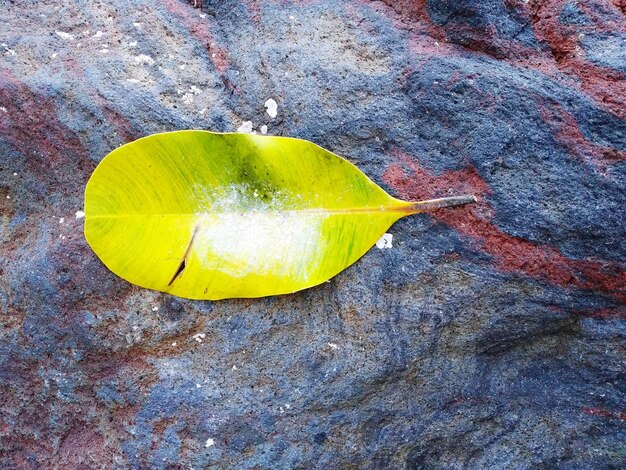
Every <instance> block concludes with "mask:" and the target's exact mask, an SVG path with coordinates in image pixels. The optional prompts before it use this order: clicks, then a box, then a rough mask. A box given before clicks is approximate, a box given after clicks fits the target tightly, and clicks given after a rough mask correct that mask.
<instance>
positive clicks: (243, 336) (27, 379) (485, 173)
mask: <svg viewBox="0 0 626 470" xmlns="http://www.w3.org/2000/svg"><path fill="white" fill-rule="evenodd" d="M191 3H193V1H192V2H191ZM198 3H199V2H198ZM203 3H204V5H203V7H202V8H201V9H200V8H193V5H191V4H190V3H186V2H183V1H179V0H162V1H156V2H154V1H146V0H137V1H132V2H131V1H129V0H114V1H108V2H103V1H93V2H84V1H81V2H61V1H56V2H54V1H49V0H42V1H39V2H17V1H8V0H5V1H3V2H2V3H1V5H2V7H1V9H0V21H1V23H2V28H1V31H0V43H1V45H0V244H1V245H0V252H1V256H0V398H1V400H0V467H2V468H73V469H74V468H104V467H107V468H129V467H131V468H148V467H150V468H191V467H193V468H207V467H211V468H239V469H244V468H255V469H262V468H263V469H264V468H320V469H327V468H360V469H361V468H363V469H367V468H372V469H374V468H407V469H426V468H447V469H461V468H519V469H522V468H593V469H600V468H624V467H625V466H626V447H625V445H624V442H625V441H626V439H625V438H626V426H625V420H626V388H625V384H626V381H625V376H624V370H625V368H624V339H625V331H626V330H625V326H626V313H625V310H624V300H625V299H626V292H625V290H626V289H625V287H626V284H625V283H626V281H625V278H626V276H625V274H624V260H625V259H626V244H625V243H624V236H625V229H624V227H625V224H624V219H625V217H626V177H625V170H626V163H625V160H626V121H625V118H626V106H625V104H624V97H625V96H626V81H625V78H624V74H625V72H626V70H625V64H626V61H625V57H626V42H625V38H626V26H625V25H626V21H625V11H626V8H625V7H624V3H623V1H619V0H589V1H582V0H578V1H576V0H547V1H541V2H539V1H533V0H531V1H524V0H483V1H479V0H461V1H459V0H454V1H453V0H384V1H367V0H359V1H340V0H307V1H301V2H293V1H286V0H242V1H233V0H219V1H218V0H212V1H209V0H205V1H204V2H203ZM269 99H273V100H275V102H276V103H277V114H276V116H275V117H274V118H272V117H271V116H270V115H268V114H267V112H266V108H265V106H264V105H265V103H266V102H267V100H269ZM247 121H249V122H250V124H246V125H244V123H245V122H247ZM242 125H244V128H245V126H247V127H248V128H250V127H252V128H253V129H254V130H256V131H257V132H258V131H260V129H261V127H262V126H266V128H267V133H268V134H273V135H289V136H296V137H302V138H305V139H309V140H312V141H314V142H316V143H318V144H320V145H322V146H324V147H326V148H328V149H330V150H332V151H334V152H336V153H338V154H340V155H343V156H345V157H347V158H348V159H350V160H351V161H353V162H354V163H356V164H357V165H358V166H359V167H361V168H362V169H363V170H364V171H365V172H366V173H367V174H368V175H369V176H370V177H371V178H372V179H374V180H375V181H376V182H377V183H379V184H381V185H382V186H383V187H385V188H386V189H387V190H389V192H390V193H392V194H395V195H397V196H400V197H403V198H407V199H418V198H426V197H431V196H443V195H448V194H457V193H460V192H461V193H465V192H473V193H475V194H477V195H478V196H479V198H480V203H479V204H477V205H475V206H474V207H465V208H459V209H453V210H446V211H440V212H439V213H436V214H433V215H420V216H414V217H411V218H408V219H404V220H402V221H400V222H398V223H397V224H396V225H394V226H393V227H392V229H391V232H392V234H393V248H390V249H384V250H382V249H377V248H373V249H372V250H371V251H370V252H369V253H368V254H367V255H366V256H365V257H364V258H363V259H362V260H360V261H359V262H358V263H357V264H355V265H354V266H353V267H351V268H350V269H348V270H347V271H345V272H343V273H342V274H340V275H339V276H337V277H336V278H334V279H333V280H332V281H331V282H330V283H327V284H325V285H323V286H319V287H317V288H313V289H310V290H307V291H304V292H301V293H298V294H294V295H290V296H282V297H275V298H266V299H260V300H229V301H222V302H215V303H212V302H194V301H187V300H183V299H178V298H174V297H170V296H168V295H164V294H160V293H156V292H151V291H147V290H142V289H140V288H136V287H134V286H131V285H129V284H128V283H126V282H124V281H123V280H121V279H119V278H117V277H116V276H115V275H114V274H112V273H111V272H109V271H108V270H107V269H106V268H105V267H104V266H103V265H102V264H101V263H100V261H99V260H98V259H97V258H96V257H95V255H94V254H93V253H92V252H91V250H90V249H89V247H88V246H87V244H86V242H85V240H84V237H83V234H82V220H81V219H77V218H76V217H75V216H74V214H75V213H76V212H77V211H80V210H81V209H82V204H83V201H82V194H83V190H84V186H85V184H86V181H87V179H88V177H89V175H90V174H91V172H92V171H93V169H94V168H95V166H96V165H97V163H98V161H99V160H100V159H102V157H103V156H104V155H106V154H107V153H108V152H110V151H111V150H113V149H114V148H116V147H117V146H119V145H121V144H123V143H125V142H128V141H130V140H133V139H135V138H138V137H140V136H143V135H146V134H150V133H154V132H161V131H168V130H175V129H184V128H202V129H210V130H215V131H234V130H236V129H238V128H240V127H241V126H242ZM264 129H265V128H264Z"/></svg>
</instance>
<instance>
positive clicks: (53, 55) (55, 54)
mask: <svg viewBox="0 0 626 470" xmlns="http://www.w3.org/2000/svg"><path fill="white" fill-rule="evenodd" d="M58 55H59V53H58V52H53V53H52V54H50V58H51V59H54V58H55V57H56V56H58Z"/></svg>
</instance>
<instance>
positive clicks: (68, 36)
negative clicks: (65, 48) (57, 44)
mask: <svg viewBox="0 0 626 470" xmlns="http://www.w3.org/2000/svg"><path fill="white" fill-rule="evenodd" d="M55 33H57V36H59V37H60V38H62V39H68V40H70V41H73V40H74V39H75V38H74V35H73V34H70V33H66V32H64V31H55Z"/></svg>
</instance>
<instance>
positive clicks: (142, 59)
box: [135, 54, 154, 65]
mask: <svg viewBox="0 0 626 470" xmlns="http://www.w3.org/2000/svg"><path fill="white" fill-rule="evenodd" d="M135 62H137V63H138V64H148V65H152V64H154V59H153V58H152V57H150V56H149V55H146V54H139V55H138V56H136V57H135Z"/></svg>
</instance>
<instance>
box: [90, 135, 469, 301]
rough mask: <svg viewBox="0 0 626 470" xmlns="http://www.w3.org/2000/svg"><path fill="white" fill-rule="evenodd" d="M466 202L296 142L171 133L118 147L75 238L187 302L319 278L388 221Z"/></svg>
mask: <svg viewBox="0 0 626 470" xmlns="http://www.w3.org/2000/svg"><path fill="white" fill-rule="evenodd" d="M472 201H474V197H473V196H460V197H457V198H445V199H440V200H434V201H425V202H421V203H419V202H417V203H416V202H406V201H401V200H398V199H395V198H393V197H391V196H389V195H388V194H387V193H385V191H383V190H382V189H381V188H380V187H378V186H377V185H376V184H374V183H373V182H372V181H371V180H369V179H368V178H367V176H365V175H364V174H363V173H362V172H361V171H360V170H359V169H358V168H356V167H355V166H354V165H352V164H351V163H350V162H348V161H347V160H345V159H343V158H341V157H339V156H337V155H334V154H332V153H331V152H329V151H327V150H324V149H323V148H321V147H319V146H317V145H315V144H313V143H311V142H308V141H305V140H300V139H293V138H287V137H270V136H257V135H249V134H218V133H212V132H207V131H178V132H170V133H165V134H156V135H151V136H149V137H145V138H142V139H139V140H137V141H135V142H131V143H129V144H126V145H124V146H122V147H120V148H118V149H117V150H114V151H113V152H111V153H110V154H109V155H107V156H106V157H105V158H104V159H103V160H102V162H101V163H100V164H99V165H98V167H97V168H96V170H95V171H94V173H93V175H92V176H91V178H90V180H89V182H88V183H87V188H86V190H85V237H86V238H87V241H88V243H89V245H90V246H91V247H92V249H93V250H94V252H95V253H96V254H97V255H98V256H99V257H100V259H101V260H102V261H103V262H104V264H105V265H106V266H107V267H108V268H109V269H111V271H113V272H114V273H116V274H117V275H119V276H120V277H122V278H124V279H126V280H128V281H130V282H132V283H133V284H137V285H139V286H142V287H146V288H149V289H156V290H159V291H163V292H168V293H170V294H173V295H177V296H180V297H187V298H190V299H223V298H229V297H261V296H266V295H275V294H285V293H290V292H295V291H298V290H301V289H305V288H307V287H311V286H314V285H317V284H320V283H322V282H324V281H326V280H328V279H330V278H331V277H333V276H334V275H336V274H337V273H339V272H340V271H342V270H343V269H345V268H346V267H348V266H350V265H351V264H352V263H354V262H355V261H356V260H358V259H359V258H360V257H361V256H363V254H364V253H365V252H366V251H367V250H368V249H369V248H370V247H372V245H374V243H375V242H376V241H377V240H378V239H379V238H380V237H381V235H382V234H383V233H384V232H385V231H386V230H387V229H388V228H389V227H390V226H391V224H393V223H394V222H395V221H396V220H398V219H399V218H400V217H403V216H405V215H408V214H414V213H416V212H420V211H422V210H425V209H431V208H437V207H445V206H451V205H459V204H464V203H467V202H472Z"/></svg>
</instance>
